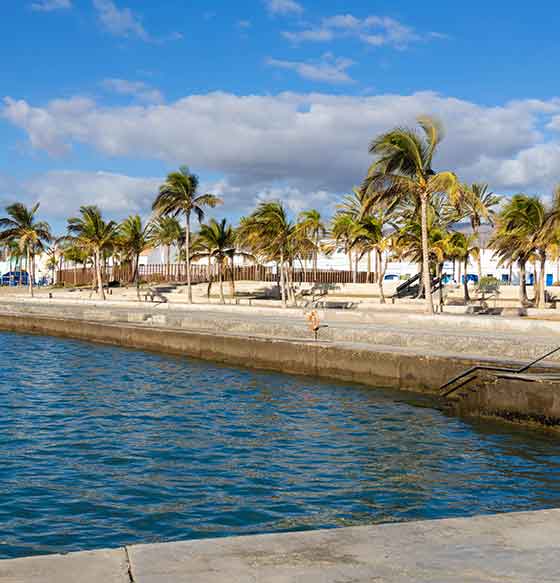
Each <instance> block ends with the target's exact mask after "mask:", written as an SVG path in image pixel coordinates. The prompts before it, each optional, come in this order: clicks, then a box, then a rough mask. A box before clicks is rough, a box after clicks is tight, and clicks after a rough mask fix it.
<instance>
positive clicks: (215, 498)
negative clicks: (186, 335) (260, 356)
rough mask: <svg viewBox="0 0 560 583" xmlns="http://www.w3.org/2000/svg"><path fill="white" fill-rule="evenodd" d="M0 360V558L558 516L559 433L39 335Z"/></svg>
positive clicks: (389, 395)
mask: <svg viewBox="0 0 560 583" xmlns="http://www.w3.org/2000/svg"><path fill="white" fill-rule="evenodd" d="M0 353H1V354H2V359H1V365H0V455H1V461H2V463H1V464H0V527H1V530H0V557H3V558H6V557H17V556H22V555H29V554H35V553H50V552H67V551H72V550H78V549H90V548H97V547H111V546H118V545H123V544H130V543H136V542H151V541H164V540H179V539H186V538H196V537H208V536H222V535H231V534H246V533H254V532H272V531H281V530H292V529H308V528H323V527H334V526H346V525H354V524H368V523H374V522H382V521H399V520H411V519H427V518H439V517H449V516H462V515H472V514H477V513H489V512H501V511H511V510H525V509H537V508H544V507H550V506H560V448H559V445H560V440H558V439H556V438H553V437H550V436H546V435H540V434H538V433H530V432H526V431H523V430H514V429H508V428H505V427H503V426H501V425H491V424H490V425H489V424H482V423H474V422H465V421H463V420H460V419H456V418H450V417H448V416H446V415H444V414H443V413H441V412H440V411H438V410H437V409H435V408H431V407H429V405H430V403H429V402H426V400H425V399H421V398H418V399H416V398H411V397H409V396H406V395H404V394H403V393H398V392H394V391H382V390H379V391H378V390H371V389H365V388H362V387H358V386H351V385H350V386H348V385H342V384H334V383H326V382H319V381H317V380H315V379H306V378H299V377H293V376H287V375H281V374H272V373H262V372H253V371H248V370H241V369H235V368H231V367H222V366H218V365H213V364H209V363H203V362H199V361H194V360H190V359H181V358H174V357H166V356H161V355H155V354H149V353H144V352H138V351H132V350H126V349H118V348H113V347H105V346H97V345H93V344H88V343H82V342H76V341H70V340H61V339H56V338H48V337H39V336H25V335H16V334H0ZM426 405H428V406H426Z"/></svg>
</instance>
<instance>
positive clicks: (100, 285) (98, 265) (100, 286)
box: [94, 249, 105, 300]
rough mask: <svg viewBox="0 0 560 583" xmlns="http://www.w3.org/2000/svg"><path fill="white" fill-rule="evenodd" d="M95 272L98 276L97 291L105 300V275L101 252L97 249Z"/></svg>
mask: <svg viewBox="0 0 560 583" xmlns="http://www.w3.org/2000/svg"><path fill="white" fill-rule="evenodd" d="M94 262H95V266H94V267H95V274H96V276H97V292H98V293H99V297H100V298H101V299H102V300H105V290H104V289H103V277H102V275H101V252H100V251H99V250H98V249H96V251H95V260H94Z"/></svg>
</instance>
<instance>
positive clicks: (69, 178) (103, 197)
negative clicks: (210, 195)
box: [20, 170, 161, 220]
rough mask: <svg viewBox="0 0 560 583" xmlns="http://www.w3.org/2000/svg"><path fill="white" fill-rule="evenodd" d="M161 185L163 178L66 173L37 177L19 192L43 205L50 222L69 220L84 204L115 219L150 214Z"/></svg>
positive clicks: (102, 173)
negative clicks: (92, 205)
mask: <svg viewBox="0 0 560 583" xmlns="http://www.w3.org/2000/svg"><path fill="white" fill-rule="evenodd" d="M160 183H161V179H160V178H133V177H130V176H125V175H122V174H113V173H110V172H79V171H70V170H67V171H53V172H47V173H45V174H42V175H40V176H35V177H33V178H31V179H29V180H27V181H25V182H23V183H22V184H21V185H20V192H21V193H22V194H23V195H24V197H25V198H27V199H28V200H29V202H40V203H41V210H42V213H43V214H44V215H46V216H48V217H49V218H50V219H51V220H52V219H54V220H57V219H61V220H62V219H66V218H67V217H68V216H71V215H72V214H75V213H76V212H77V211H78V209H79V208H80V206H81V205H85V204H97V205H99V206H100V207H101V208H102V209H103V210H104V212H106V213H107V214H108V215H110V216H113V217H116V216H123V215H128V214H131V213H140V214H146V213H148V212H149V209H150V205H151V203H152V200H153V198H154V196H155V193H156V192H157V188H158V186H159V184H160Z"/></svg>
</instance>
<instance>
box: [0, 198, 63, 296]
mask: <svg viewBox="0 0 560 583" xmlns="http://www.w3.org/2000/svg"><path fill="white" fill-rule="evenodd" d="M38 210H39V203H37V204H35V205H34V206H33V207H31V208H28V207H26V206H25V205H24V204H22V203H20V202H16V203H14V204H11V205H9V206H7V207H6V213H7V215H8V216H7V217H4V218H1V219H0V229H1V231H0V240H1V241H5V242H10V241H14V242H16V243H17V245H18V247H19V249H20V251H21V252H22V253H23V252H25V254H26V256H27V280H28V287H29V295H30V296H31V297H33V278H34V275H35V253H36V252H37V251H39V252H40V251H41V250H42V249H43V248H44V244H45V243H47V242H49V241H50V240H51V238H52V235H51V229H50V226H49V224H48V223H47V222H45V221H37V220H36V214H37V211H38Z"/></svg>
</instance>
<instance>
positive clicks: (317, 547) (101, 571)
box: [0, 510, 560, 583]
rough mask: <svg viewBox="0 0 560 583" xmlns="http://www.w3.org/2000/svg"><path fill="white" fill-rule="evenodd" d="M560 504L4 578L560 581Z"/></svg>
mask: <svg viewBox="0 0 560 583" xmlns="http://www.w3.org/2000/svg"><path fill="white" fill-rule="evenodd" d="M558 581H560V510H543V511H539V512H522V513H514V514H502V515H494V516H479V517H474V518H459V519H449V520H434V521H423V522H411V523H402V524H385V525H377V526H363V527H351V528H341V529H334V530H323V531H308V532H297V533H286V534H272V535H257V536H247V537H232V538H221V539H209V540H202V541H186V542H174V543H163V544H151V545H134V546H130V547H126V548H120V549H115V550H101V551H93V552H81V553H74V554H69V555H54V556H48V557H35V558H25V559H15V560H7V561H0V583H28V582H32V583H371V582H379V583H412V582H414V583H499V582H503V583H557V582H558Z"/></svg>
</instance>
